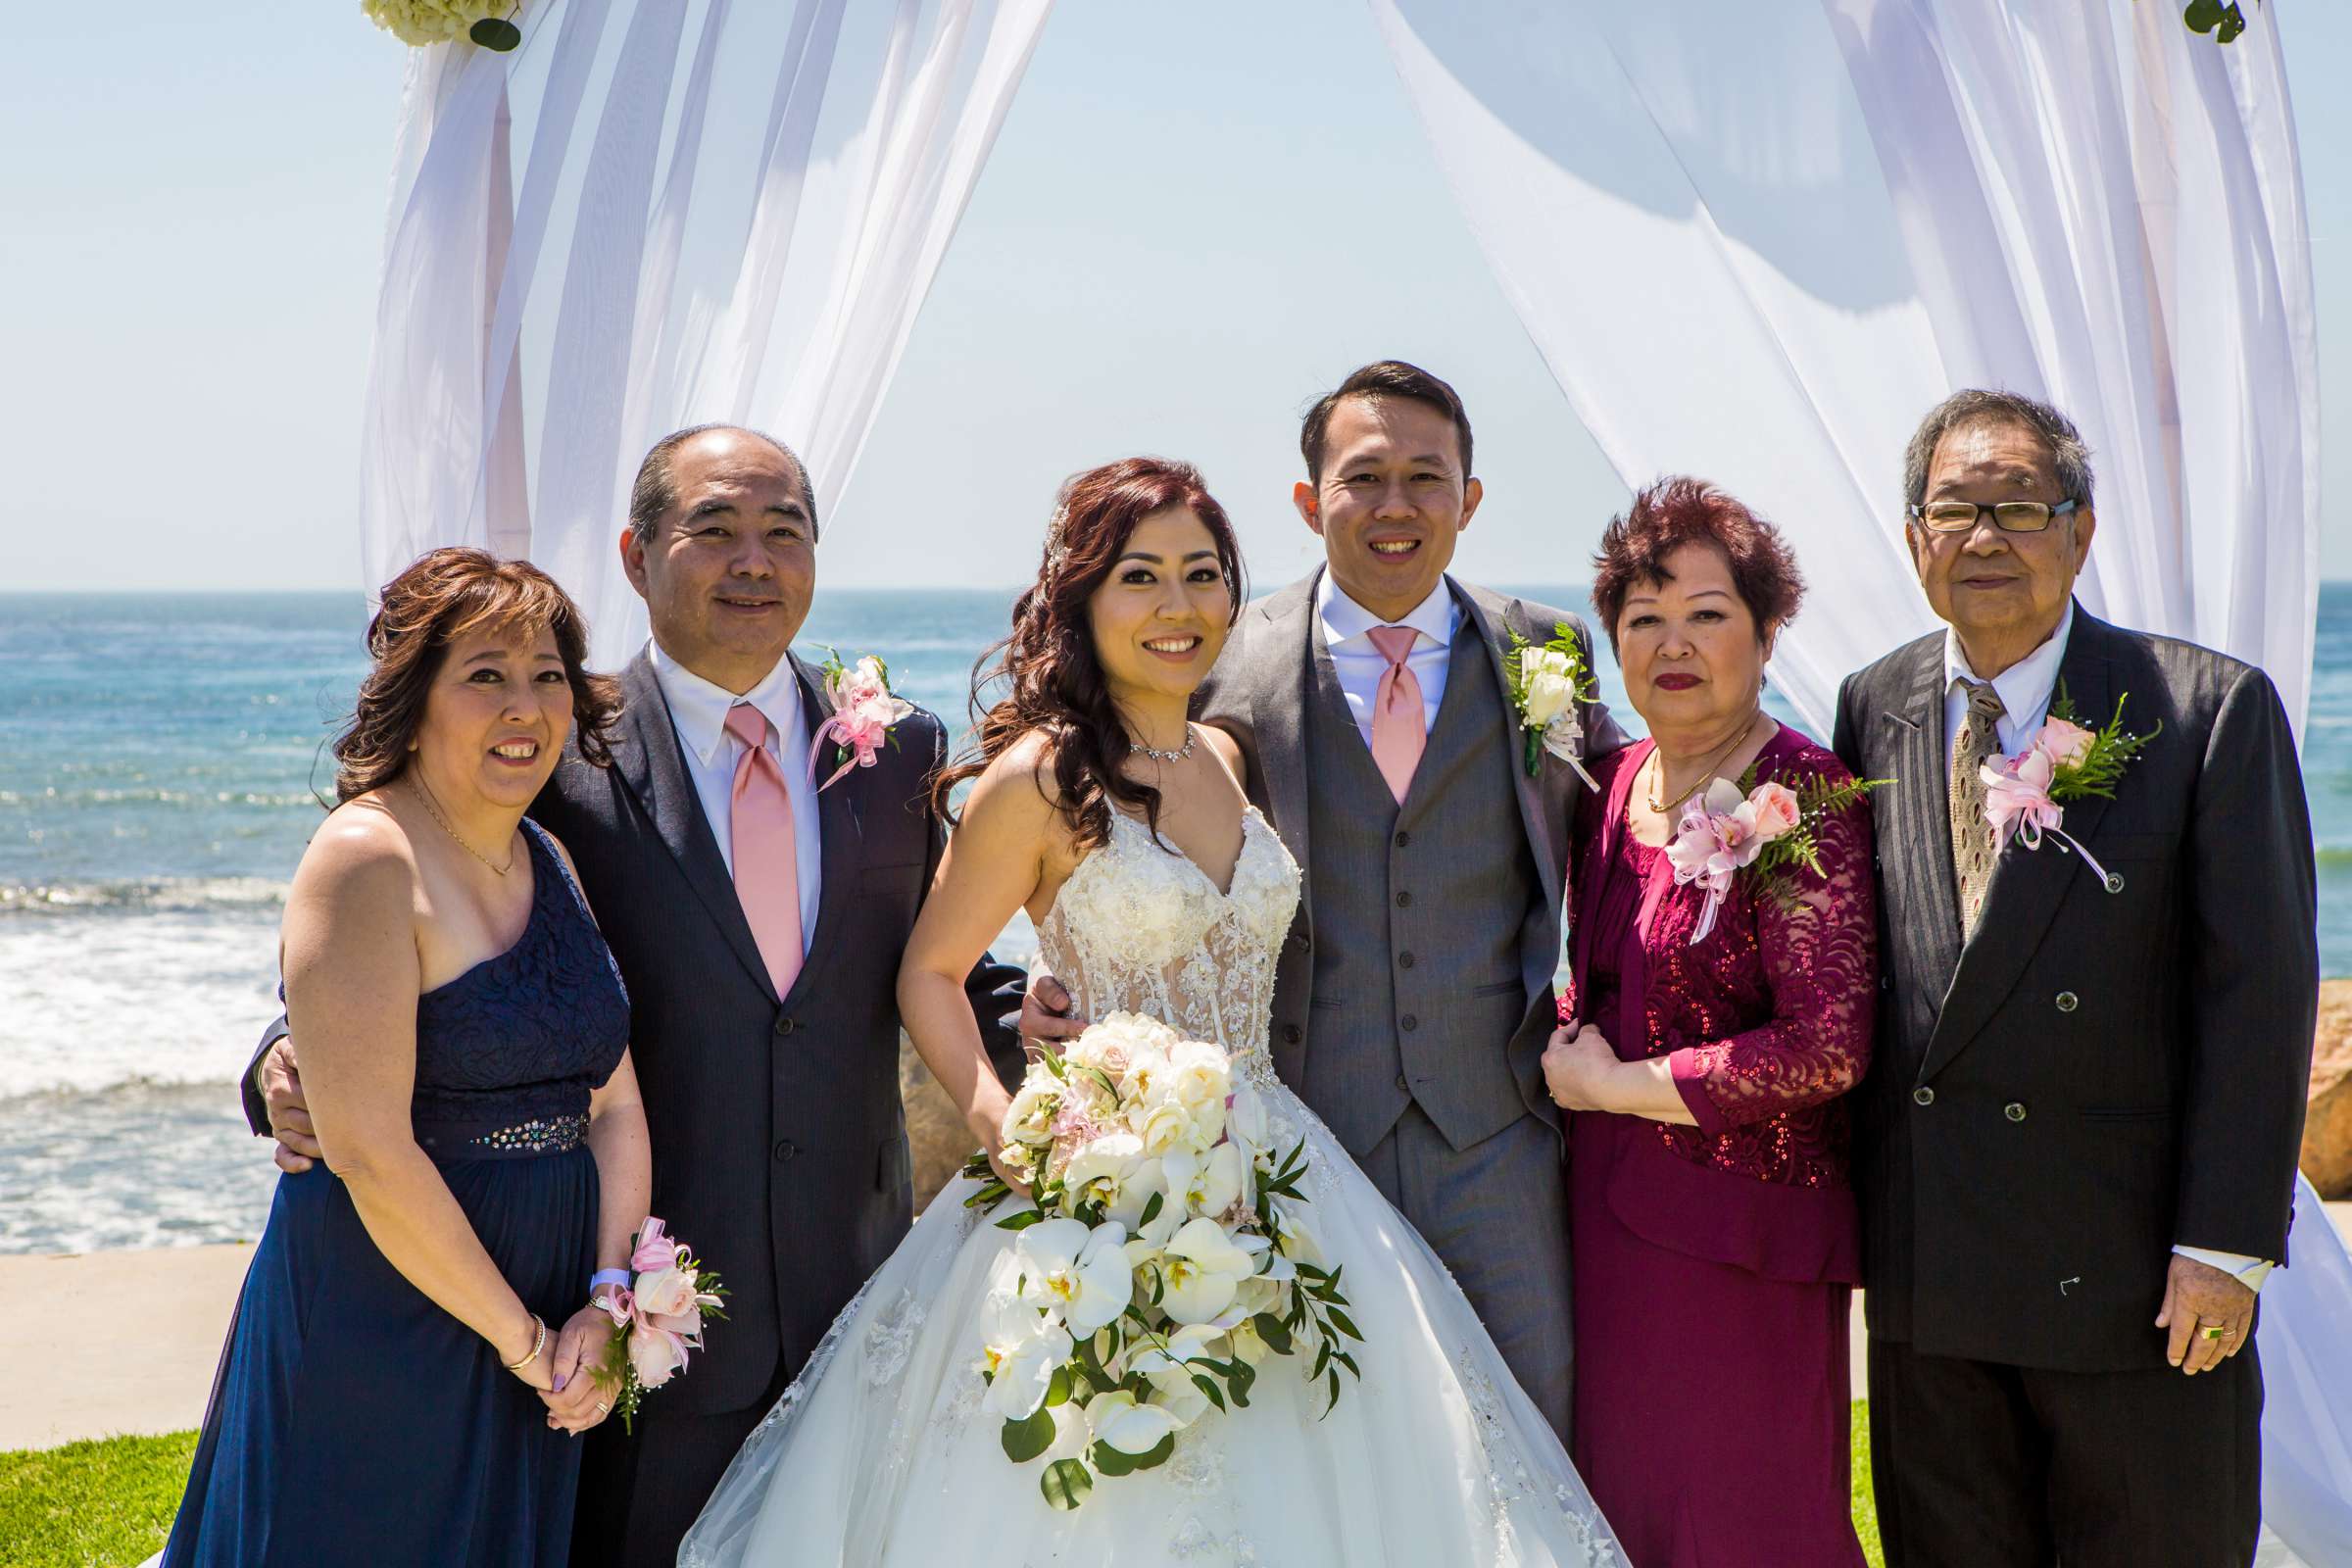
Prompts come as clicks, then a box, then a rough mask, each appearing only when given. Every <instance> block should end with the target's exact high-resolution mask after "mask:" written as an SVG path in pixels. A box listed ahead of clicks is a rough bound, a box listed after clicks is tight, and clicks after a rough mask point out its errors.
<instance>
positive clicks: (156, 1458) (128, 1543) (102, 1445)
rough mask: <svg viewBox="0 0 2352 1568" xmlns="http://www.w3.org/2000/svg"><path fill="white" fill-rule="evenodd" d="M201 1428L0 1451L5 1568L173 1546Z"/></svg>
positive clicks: (1862, 1416) (1864, 1498) (1861, 1529)
mask: <svg viewBox="0 0 2352 1568" xmlns="http://www.w3.org/2000/svg"><path fill="white" fill-rule="evenodd" d="M1868 1409H1869V1406H1868V1405H1867V1404H1866V1403H1864V1402H1862V1401H1860V1400H1857V1401H1855V1404H1854V1529H1855V1531H1856V1532H1857V1533H1859V1534H1860V1536H1861V1537H1862V1549H1863V1551H1864V1552H1866V1553H1867V1554H1868V1555H1869V1557H1870V1562H1871V1568H1885V1563H1886V1559H1885V1557H1883V1556H1882V1555H1881V1554H1880V1551H1879V1515H1878V1509H1877V1508H1875V1507H1874V1506H1872V1504H1871V1498H1870V1426H1869V1422H1868V1420H1867V1419H1866V1414H1867V1411H1868ZM195 1451H196V1434H195V1433H193V1432H178V1433H174V1434H172V1436H171V1437H168V1438H107V1439H104V1440H103V1441H100V1442H96V1443H72V1444H68V1445H67V1446H64V1447H62V1448H41V1449H35V1450H32V1451H30V1452H19V1453H0V1568H128V1565H130V1564H132V1563H137V1562H143V1561H145V1560H146V1559H147V1558H148V1557H149V1556H151V1555H152V1554H154V1553H155V1552H157V1551H160V1550H162V1549H163V1544H164V1536H165V1535H166V1534H167V1533H168V1532H169V1531H170V1530H171V1528H172V1514H173V1513H174V1512H176V1511H177V1510H178V1508H179V1494H180V1489H181V1488H182V1487H184V1486H186V1484H187V1479H188V1460H189V1458H190V1457H191V1456H192V1455H193V1454H194V1453H195Z"/></svg>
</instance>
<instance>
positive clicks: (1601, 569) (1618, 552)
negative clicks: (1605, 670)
mask: <svg viewBox="0 0 2352 1568" xmlns="http://www.w3.org/2000/svg"><path fill="white" fill-rule="evenodd" d="M1685 545H1706V546H1708V547H1709V548H1710V549H1713V550H1716V551H1718V552H1720V553H1721V554H1722V556H1723V558H1724V560H1725V561H1726V562H1727V563H1728V564H1730V566H1731V568H1732V586H1733V587H1734V588H1736V589H1737V590H1739V594H1740V601H1741V602H1742V603H1743V604H1745V605H1746V606H1747V613H1749V614H1751V615H1753V616H1755V618H1756V638H1757V640H1758V641H1759V642H1761V641H1765V640H1767V639H1769V638H1770V637H1771V636H1772V634H1773V633H1774V632H1775V631H1777V630H1779V629H1780V628H1781V627H1783V626H1786V625H1787V624H1788V623H1789V621H1790V620H1791V619H1793V618H1795V615H1796V608H1797V606H1798V605H1800V604H1802V603H1803V602H1804V598H1805V578H1804V573H1802V572H1800V571H1798V570H1797V567H1796V553H1795V552H1794V551H1792V550H1790V549H1789V544H1788V541H1787V540H1785V539H1783V538H1782V537H1781V530H1780V529H1778V528H1775V527H1774V526H1773V525H1772V524H1771V523H1769V522H1766V521H1765V520H1764V519H1763V518H1762V517H1759V516H1757V515H1755V514H1754V513H1752V512H1750V511H1748V510H1747V508H1746V507H1744V506H1742V505H1741V504H1740V502H1739V501H1737V500H1735V499H1734V498H1733V497H1732V496H1731V495H1729V494H1727V493H1726V492H1724V491H1722V490H1718V489H1717V488H1716V487H1715V486H1713V485H1711V484H1709V483H1707V482H1706V481H1705V480H1704V479H1692V478H1690V477H1687V476H1683V475H1677V476H1676V477H1674V478H1670V479H1660V480H1659V481H1658V482H1657V483H1655V484H1653V485H1651V486H1650V487H1649V488H1648V489H1646V490H1643V491H1642V492H1641V493H1640V494H1639V495H1636V496H1635V497H1634V504H1633V505H1632V506H1630V507H1628V508H1626V510H1625V513H1624V515H1621V516H1616V517H1611V518H1610V519H1609V525H1608V527H1607V528H1606V529H1604V530H1602V532H1601V536H1600V549H1599V551H1598V552H1597V553H1595V554H1594V555H1593V611H1594V612H1595V613H1597V614H1598V615H1599V616H1600V625H1601V630H1603V631H1605V632H1607V633H1608V634H1609V648H1610V651H1611V652H1612V653H1613V652H1615V651H1616V648H1617V617H1618V616H1619V615H1620V614H1622V613H1624V611H1625V599H1626V595H1627V594H1629V593H1631V592H1632V591H1633V589H1634V585H1635V584H1637V583H1644V582H1646V583H1666V582H1672V581H1673V580H1674V574H1673V573H1672V572H1670V571H1668V570H1667V569H1666V559H1667V558H1668V557H1669V556H1671V555H1673V554H1674V553H1675V552H1676V551H1677V550H1680V549H1682V548H1683V546H1685Z"/></svg>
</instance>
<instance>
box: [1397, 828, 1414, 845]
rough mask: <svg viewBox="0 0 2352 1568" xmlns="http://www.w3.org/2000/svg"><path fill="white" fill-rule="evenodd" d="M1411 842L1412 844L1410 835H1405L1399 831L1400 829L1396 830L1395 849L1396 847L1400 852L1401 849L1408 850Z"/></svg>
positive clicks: (1402, 831)
mask: <svg viewBox="0 0 2352 1568" xmlns="http://www.w3.org/2000/svg"><path fill="white" fill-rule="evenodd" d="M1412 842H1413V836H1412V835H1411V834H1410V833H1407V832H1405V831H1404V830H1403V829H1401V828H1399V829H1398V830H1397V848H1398V849H1400V850H1401V849H1406V848H1409V847H1410V846H1411V844H1412Z"/></svg>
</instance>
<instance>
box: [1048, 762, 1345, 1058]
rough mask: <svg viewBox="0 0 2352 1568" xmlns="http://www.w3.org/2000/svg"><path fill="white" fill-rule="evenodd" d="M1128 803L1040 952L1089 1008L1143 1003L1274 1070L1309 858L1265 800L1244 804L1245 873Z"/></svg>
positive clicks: (1064, 900)
mask: <svg viewBox="0 0 2352 1568" xmlns="http://www.w3.org/2000/svg"><path fill="white" fill-rule="evenodd" d="M1163 843H1164V841H1162V842H1154V841H1153V839H1152V830H1151V829H1150V828H1148V827H1146V826H1145V825H1144V824H1143V823H1142V822H1140V821H1138V820H1136V819H1135V818H1134V817H1131V816H1128V815H1126V814H1125V813H1123V812H1120V811H1113V812H1111V813H1110V838H1109V840H1108V842H1106V843H1104V844H1103V846H1102V847H1101V848H1099V849H1097V850H1095V851H1094V853H1092V854H1091V855H1089V856H1088V857H1087V858H1085V859H1083V860H1081V861H1079V862H1078V868H1077V869H1076V870H1074V871H1072V872H1071V873H1070V876H1069V880H1068V881H1066V882H1064V883H1062V885H1061V891H1060V892H1059V893H1058V894H1056V895H1055V897H1054V907H1053V908H1052V909H1050V910H1049V911H1047V914H1046V918H1045V919H1044V921H1043V922H1041V923H1040V924H1039V926H1038V929H1037V942H1038V958H1039V960H1040V961H1041V962H1042V963H1043V964H1044V965H1045V966H1046V967H1047V968H1048V969H1050V970H1052V971H1053V973H1054V978H1056V979H1058V980H1059V981H1060V982H1061V983H1062V985H1063V986H1064V987H1066V988H1067V989H1068V991H1069V993H1070V996H1071V998H1072V999H1073V1000H1074V1001H1075V1002H1076V1004H1077V1007H1078V1012H1079V1015H1080V1016H1081V1017H1087V1018H1101V1017H1104V1016H1106V1015H1108V1014H1110V1013H1113V1012H1140V1013H1143V1014H1145V1015H1146V1016H1147V1017H1152V1018H1157V1019H1159V1020H1161V1021H1162V1022H1164V1023H1166V1024H1167V1025H1168V1026H1169V1027H1170V1028H1172V1029H1174V1030H1176V1031H1177V1032H1178V1033H1179V1034H1182V1035H1184V1036H1186V1037H1187V1038H1189V1039H1195V1040H1213V1041H1215V1042H1216V1043H1217V1044H1219V1045H1221V1046H1223V1047H1224V1048H1225V1049H1226V1050H1227V1051H1228V1052H1229V1053H1231V1054H1232V1055H1233V1057H1234V1061H1235V1064H1236V1065H1237V1066H1239V1067H1241V1068H1242V1069H1243V1070H1244V1072H1245V1075H1246V1076H1251V1077H1261V1078H1262V1079H1263V1080H1266V1081H1270V1080H1271V1079H1272V1077H1273V1071H1274V1064H1273V1060H1272V1058H1271V1057H1270V1056H1269V1055H1268V1054H1267V1053H1266V1032H1267V1020H1268V1018H1269V1016H1270V1014H1271V1011H1272V1008H1273V1005H1274V961H1275V958H1276V956H1278V955H1279V954H1280V952H1281V949H1282V939H1283V937H1284V935H1285V934H1286V933H1288V932H1289V930H1290V928H1291V916H1292V914H1293V913H1294V912H1295V911H1296V910H1297V909H1298V907H1299V862H1298V861H1296V860H1294V859H1292V858H1291V854H1290V851H1288V850H1286V849H1284V848H1283V845H1282V840H1281V838H1280V837H1278V836H1277V835H1276V834H1275V832H1274V829H1273V826H1272V824H1270V823H1269V822H1267V821H1266V819H1265V818H1264V817H1263V816H1261V815H1259V814H1258V810H1257V808H1255V807H1254V806H1252V807H1249V808H1246V809H1244V810H1243V813H1242V853H1241V857H1240V858H1238V859H1237V860H1235V861H1234V866H1233V885H1232V886H1231V887H1230V888H1228V889H1227V890H1226V891H1224V892H1222V893H1220V892H1218V891H1217V886H1216V884H1215V883H1213V882H1211V881H1210V880H1209V879H1208V873H1207V872H1205V871H1203V870H1201V867H1200V866H1198V865H1196V864H1194V863H1193V862H1192V861H1191V860H1190V859H1188V858H1185V857H1184V856H1183V855H1182V854H1180V853H1178V852H1177V851H1176V850H1174V849H1172V848H1163V847H1162V844H1163Z"/></svg>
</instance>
